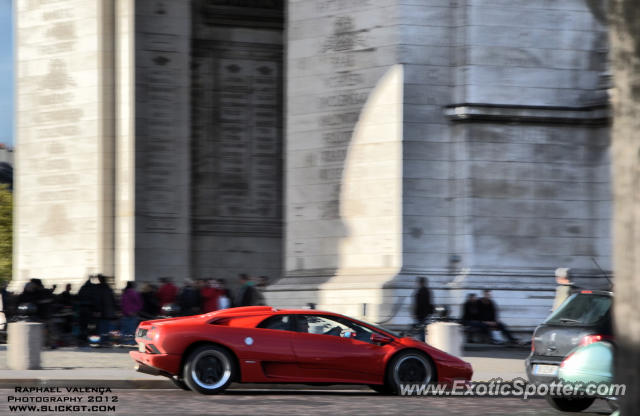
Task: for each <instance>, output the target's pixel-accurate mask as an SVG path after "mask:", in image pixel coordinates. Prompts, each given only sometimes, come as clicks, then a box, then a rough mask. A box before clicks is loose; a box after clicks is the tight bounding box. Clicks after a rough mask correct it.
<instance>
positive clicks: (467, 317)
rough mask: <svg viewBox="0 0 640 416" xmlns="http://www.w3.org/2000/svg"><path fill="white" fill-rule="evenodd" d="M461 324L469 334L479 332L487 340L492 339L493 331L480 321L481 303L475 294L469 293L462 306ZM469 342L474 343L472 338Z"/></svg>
mask: <svg viewBox="0 0 640 416" xmlns="http://www.w3.org/2000/svg"><path fill="white" fill-rule="evenodd" d="M461 323H462V325H464V326H465V327H467V328H468V329H469V330H470V331H469V332H471V331H473V332H479V333H481V334H483V335H484V336H485V337H486V338H489V339H490V338H491V329H490V328H489V326H488V325H487V324H485V323H484V322H482V320H481V319H480V303H479V301H478V298H477V296H476V294H475V293H469V294H468V295H467V300H466V301H465V302H464V304H463V305H462V319H461ZM468 342H472V339H471V338H470V337H469V339H468Z"/></svg>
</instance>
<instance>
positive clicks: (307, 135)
mask: <svg viewBox="0 0 640 416" xmlns="http://www.w3.org/2000/svg"><path fill="white" fill-rule="evenodd" d="M405 3H406V2H401V1H383V2H381V1H373V0H370V1H361V2H336V1H326V0H320V1H290V2H289V3H288V4H289V10H288V12H289V13H288V25H289V27H288V30H287V33H288V36H289V38H288V41H287V47H288V54H287V59H288V61H287V65H288V71H289V72H288V77H287V82H288V88H287V91H288V96H287V146H286V151H287V155H286V169H285V172H286V189H287V192H286V208H287V209H286V217H287V218H286V224H287V226H286V227H287V228H286V246H285V250H286V257H285V260H286V277H285V278H284V279H282V280H281V281H280V282H279V283H278V284H277V285H276V286H274V287H272V290H271V291H270V293H269V294H268V298H269V300H270V301H271V302H272V303H274V304H276V305H282V306H303V305H305V304H306V303H308V302H312V303H316V304H317V307H318V309H330V310H334V311H338V312H343V313H346V314H350V315H354V316H359V317H362V318H364V319H369V320H373V321H382V320H387V321H394V320H398V318H401V319H402V320H404V321H405V322H406V321H407V320H408V315H409V306H410V303H411V297H410V295H411V293H412V291H413V288H414V281H413V276H411V277H407V276H405V275H404V274H403V272H404V268H406V267H408V266H409V269H411V267H410V266H412V265H414V264H419V265H420V266H422V264H423V263H422V262H423V261H425V262H428V263H429V264H430V265H431V267H433V268H438V269H445V268H446V266H447V264H448V263H447V262H448V254H447V250H448V249H449V235H448V234H447V233H448V230H449V228H448V226H449V225H448V222H447V218H448V215H449V214H450V212H451V209H450V205H451V203H450V201H449V200H448V199H447V198H448V196H449V193H450V188H449V175H450V171H449V147H448V146H449V144H448V143H447V139H448V136H447V131H448V127H447V120H446V119H445V117H444V115H443V113H442V107H443V106H444V105H446V104H447V103H448V102H449V101H450V95H451V88H450V76H449V73H450V31H451V29H450V18H451V7H450V6H449V5H448V4H449V2H437V3H438V4H434V2H426V3H427V4H422V5H414V4H413V3H412V4H405ZM412 239H420V241H424V242H425V244H426V245H427V246H426V247H420V248H419V249H416V248H417V247H416V244H414V243H413V241H411V240H412ZM418 259H420V262H419V263H418ZM425 259H426V260H425ZM420 270H421V271H423V270H424V268H421V269H420ZM288 290H296V296H295V297H292V296H290V295H289V294H287V291H288Z"/></svg>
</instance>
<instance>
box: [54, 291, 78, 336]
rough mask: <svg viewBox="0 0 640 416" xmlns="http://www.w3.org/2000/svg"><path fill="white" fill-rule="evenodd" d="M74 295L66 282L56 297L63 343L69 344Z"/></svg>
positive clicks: (71, 331)
mask: <svg viewBox="0 0 640 416" xmlns="http://www.w3.org/2000/svg"><path fill="white" fill-rule="evenodd" d="M74 298H75V296H74V295H73V294H72V293H71V284H70V283H67V284H66V286H65V288H64V291H63V292H62V293H60V294H59V295H58V296H57V297H56V305H57V310H58V317H59V319H60V332H61V338H62V339H63V343H64V344H70V343H71V341H70V338H71V336H72V333H73V321H74V313H73V306H74V301H75V299H74Z"/></svg>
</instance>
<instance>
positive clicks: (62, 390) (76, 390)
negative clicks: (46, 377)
mask: <svg viewBox="0 0 640 416" xmlns="http://www.w3.org/2000/svg"><path fill="white" fill-rule="evenodd" d="M15 393H98V394H105V393H111V389H110V388H109V387H16V388H15Z"/></svg>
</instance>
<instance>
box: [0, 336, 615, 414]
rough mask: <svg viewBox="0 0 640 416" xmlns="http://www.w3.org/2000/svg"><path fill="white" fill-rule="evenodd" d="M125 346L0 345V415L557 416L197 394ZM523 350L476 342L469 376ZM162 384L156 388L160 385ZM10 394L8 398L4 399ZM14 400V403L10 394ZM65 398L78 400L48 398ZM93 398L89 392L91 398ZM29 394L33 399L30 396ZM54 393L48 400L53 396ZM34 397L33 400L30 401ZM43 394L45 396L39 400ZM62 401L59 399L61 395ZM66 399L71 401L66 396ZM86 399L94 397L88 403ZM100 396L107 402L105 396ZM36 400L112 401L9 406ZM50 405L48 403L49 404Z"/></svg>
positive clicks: (426, 404) (328, 391) (367, 395)
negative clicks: (29, 353) (9, 353)
mask: <svg viewBox="0 0 640 416" xmlns="http://www.w3.org/2000/svg"><path fill="white" fill-rule="evenodd" d="M128 351H129V349H126V348H120V349H115V348H112V349H92V348H63V349H59V350H53V351H43V352H42V367H43V369H42V370H31V371H11V370H8V369H7V366H6V349H5V347H4V346H0V415H32V414H38V415H45V414H50V415H67V414H77V415H89V414H99V415H151V414H153V415H157V416H160V415H176V414H179V415H181V416H189V415H201V414H211V415H218V414H224V415H246V414H259V415H272V414H277V415H338V414H339V415H362V414H381V415H386V414H406V415H412V414H420V415H443V416H445V415H446V416H454V415H509V416H514V415H540V416H546V415H561V414H563V413H560V412H556V411H555V410H553V409H551V408H550V407H549V405H548V404H547V403H546V401H545V400H542V399H533V400H526V401H525V400H521V399H512V398H469V397H456V398H452V397H390V396H382V395H379V394H377V393H374V392H372V391H371V390H369V389H368V388H366V387H364V386H355V387H336V386H331V387H329V388H318V387H309V386H281V385H280V386H279V385H275V386H269V388H266V387H265V386H261V385H233V386H232V388H231V390H229V391H228V392H227V394H225V395H222V396H202V395H199V394H196V393H192V392H185V391H182V390H178V389H176V388H175V387H174V386H173V384H172V383H171V382H170V381H168V380H167V379H165V378H163V377H155V376H149V375H145V374H140V373H136V372H135V371H133V370H132V366H133V362H132V361H131V359H130V358H129V354H128ZM527 355H528V350H524V349H508V348H496V347H487V346H485V347H483V346H474V347H473V349H472V350H470V351H466V352H465V356H464V357H463V358H464V359H465V360H467V361H469V362H471V364H472V365H473V367H474V380H489V379H491V378H494V377H501V378H503V379H513V378H515V377H524V358H525V357H526V356H527ZM16 386H21V387H26V386H75V387H81V386H85V387H86V386H91V387H105V388H106V387H109V388H110V389H111V390H112V391H110V392H105V393H104V394H99V393H88V392H67V391H66V389H64V388H61V391H60V392H42V391H40V392H31V393H24V392H16V390H15V387H16ZM158 388H161V389H162V390H158ZM10 396H11V397H13V399H11V401H10ZM16 397H17V398H18V399H17V400H20V401H19V402H16V399H15V398H16ZM56 397H60V398H62V397H67V398H73V399H74V400H77V401H76V402H72V403H71V402H66V403H65V402H57V401H55V402H52V401H51V400H56V399H55V398H56ZM90 397H91V398H90ZM32 398H33V399H32ZM52 398H53V399H52ZM29 400H34V401H35V402H28V401H29ZM44 400H48V401H49V402H44ZM61 400H62V399H61ZM66 400H69V399H66ZM89 400H93V401H92V402H91V403H89ZM105 400H108V402H106V401H105ZM13 405H36V406H42V405H47V406H53V405H57V406H69V405H71V406H73V405H77V406H114V407H113V408H112V409H108V408H106V407H102V408H96V410H98V411H97V412H91V411H88V410H85V409H84V408H83V409H79V408H67V407H61V408H58V409H54V410H56V411H47V410H45V411H41V410H42V408H38V409H39V410H38V411H36V410H35V409H29V408H22V410H20V409H18V408H13V409H12V408H10V407H9V406H13ZM49 410H51V409H49ZM609 413H610V412H609V407H608V406H607V405H606V404H604V403H601V402H598V403H596V404H594V406H592V408H591V409H589V412H583V413H582V414H583V415H594V414H601V415H605V414H609Z"/></svg>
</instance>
